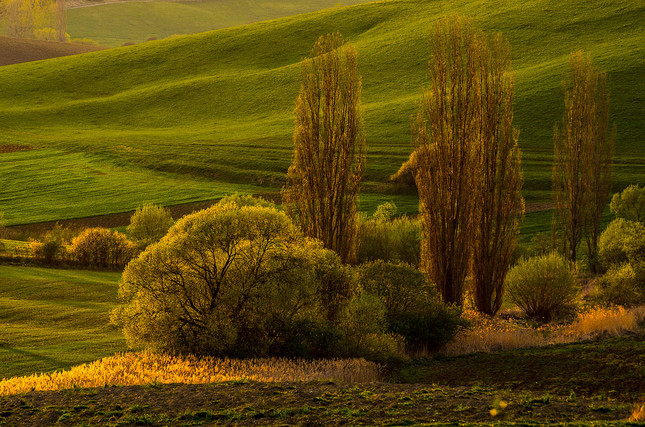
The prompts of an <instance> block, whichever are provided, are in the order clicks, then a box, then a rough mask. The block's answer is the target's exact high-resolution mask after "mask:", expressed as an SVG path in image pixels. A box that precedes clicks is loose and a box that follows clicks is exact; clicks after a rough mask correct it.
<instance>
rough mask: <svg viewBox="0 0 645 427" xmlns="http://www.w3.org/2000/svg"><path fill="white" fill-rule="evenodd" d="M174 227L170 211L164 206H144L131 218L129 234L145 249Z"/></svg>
mask: <svg viewBox="0 0 645 427" xmlns="http://www.w3.org/2000/svg"><path fill="white" fill-rule="evenodd" d="M171 225H172V216H171V215H170V211H168V209H166V208H164V207H163V206H157V205H151V204H146V205H143V206H141V207H139V208H137V210H136V211H135V212H134V213H133V214H132V217H130V225H128V234H129V235H130V237H131V238H132V240H134V241H135V242H136V243H137V245H138V246H139V247H140V248H141V249H143V248H145V247H146V246H148V245H150V244H151V243H154V242H157V241H159V239H161V238H162V237H163V236H164V235H165V234H166V233H167V232H168V229H169V228H170V226H171Z"/></svg>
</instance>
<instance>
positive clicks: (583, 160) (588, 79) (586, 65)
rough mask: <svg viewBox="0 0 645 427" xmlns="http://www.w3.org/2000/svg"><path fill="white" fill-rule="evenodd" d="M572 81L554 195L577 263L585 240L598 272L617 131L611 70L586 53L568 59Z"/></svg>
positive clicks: (558, 131) (559, 135) (557, 142)
mask: <svg viewBox="0 0 645 427" xmlns="http://www.w3.org/2000/svg"><path fill="white" fill-rule="evenodd" d="M569 68H570V72H571V80H570V81H569V82H568V83H567V84H566V85H565V88H564V105H565V112H564V115H563V117H562V123H561V125H560V126H558V125H557V124H556V125H555V127H554V138H553V141H554V156H553V157H554V158H553V177H552V181H553V195H554V202H555V207H556V211H557V214H558V219H559V224H560V227H561V228H562V232H563V236H564V238H565V241H566V252H567V254H566V255H567V258H568V259H569V260H570V261H575V260H576V257H577V248H578V244H579V243H580V241H581V240H582V238H583V236H584V237H585V238H586V240H587V247H588V251H589V259H590V266H591V268H592V270H595V266H596V262H595V260H596V258H597V252H598V249H597V248H598V237H599V234H600V221H601V219H602V213H603V211H604V209H605V206H606V205H607V203H608V201H609V192H610V190H611V179H612V160H613V152H614V135H613V134H611V135H610V134H609V132H608V123H609V90H608V88H607V74H606V73H604V72H601V71H600V70H598V68H596V67H595V66H594V65H593V64H592V63H591V59H590V57H589V55H586V56H585V55H584V53H583V52H582V51H577V52H573V53H571V55H570V57H569Z"/></svg>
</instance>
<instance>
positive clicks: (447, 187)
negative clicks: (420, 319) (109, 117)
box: [412, 18, 478, 304]
mask: <svg viewBox="0 0 645 427" xmlns="http://www.w3.org/2000/svg"><path fill="white" fill-rule="evenodd" d="M475 42H476V39H475V31H474V29H473V27H472V25H471V24H470V23H469V22H467V21H465V20H464V19H460V18H454V19H443V20H440V21H437V23H436V24H435V27H434V30H433V31H432V32H431V35H430V49H431V60H430V72H429V74H430V87H429V88H428V89H427V90H424V97H423V98H424V99H423V101H424V102H423V106H422V108H421V109H420V111H419V112H418V114H417V117H416V120H415V121H413V125H412V135H413V138H414V143H415V146H416V151H417V174H416V183H417V188H418V190H419V210H420V222H421V226H422V230H423V231H422V232H423V237H422V240H421V263H420V265H421V267H422V269H423V270H425V271H426V272H427V273H428V275H429V276H430V279H431V280H432V281H433V282H434V283H436V285H437V287H438V289H439V291H440V292H441V295H442V298H443V300H444V301H445V302H446V303H458V304H461V303H462V300H463V287H464V280H465V278H466V274H467V272H468V263H469V259H470V248H471V244H472V238H473V234H474V230H473V209H474V207H475V197H474V196H475V180H474V172H475V167H476V163H477V158H476V155H475V146H474V143H475V140H476V134H477V132H478V126H477V123H476V118H477V114H478V108H477V102H478V101H477V98H478V97H477V93H476V90H475V82H476V74H477V58H476V49H475V47H476V46H475Z"/></svg>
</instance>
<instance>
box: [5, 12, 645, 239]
mask: <svg viewBox="0 0 645 427" xmlns="http://www.w3.org/2000/svg"><path fill="white" fill-rule="evenodd" d="M149 4H150V3H146V5H149ZM200 4H201V3H200ZM209 4H211V3H208V2H207V3H203V4H201V5H202V6H203V7H207V6H208V5H209ZM211 5H212V4H211ZM102 7H103V6H101V7H96V8H87V9H96V10H99V9H100V8H102ZM128 7H130V6H128ZM155 7H156V6H155ZM191 7H192V6H191ZM200 7H201V6H200ZM209 7H210V6H209ZM455 13H458V14H462V15H466V16H470V17H472V18H473V20H474V23H475V25H477V26H478V27H481V28H482V29H484V30H485V31H487V32H493V31H501V32H503V33H504V35H505V36H506V37H508V39H509V41H510V43H511V46H512V49H513V67H514V70H515V77H516V82H517V83H516V97H515V125H516V126H517V127H518V128H519V129H520V146H521V148H522V149H523V166H524V178H525V185H524V194H525V197H526V199H527V201H528V202H533V201H546V200H549V199H550V188H551V184H550V174H551V156H552V131H553V125H554V124H555V122H556V121H558V120H559V118H560V117H561V115H562V112H563V101H562V90H561V82H562V80H563V78H564V77H565V75H566V71H567V59H568V54H569V52H570V51H572V50H575V49H584V50H586V51H588V52H590V54H591V55H592V58H593V60H594V62H595V63H596V64H598V65H599V66H600V67H601V68H603V69H605V70H607V71H608V74H609V80H610V85H611V91H612V120H613V121H614V122H615V123H616V126H617V132H618V133H617V135H618V136H617V142H616V168H615V189H620V188H622V187H624V186H626V185H628V184H630V183H639V184H645V174H643V166H644V165H645V141H644V140H645V123H643V102H642V101H643V99H645V85H643V84H642V71H643V69H644V67H645V32H643V31H642V29H643V28H642V22H643V21H645V6H644V5H643V4H641V3H640V2H638V1H634V0H631V1H626V0H625V1H615V2H611V3H593V4H590V3H589V2H586V1H582V0H577V1H573V2H558V1H555V0H536V1H534V2H531V3H530V4H525V3H522V4H518V3H516V2H513V1H510V0H504V1H500V2H496V3H495V6H494V7H492V6H491V5H490V4H489V3H484V2H467V1H458V2H454V1H449V0H438V1H432V2H429V1H424V0H388V1H380V2H374V3H366V4H360V5H355V6H348V7H343V8H332V9H328V10H323V11H319V12H313V13H309V14H304V15H298V16H292V17H286V18H281V19H277V20H273V21H268V22H260V23H255V24H249V25H243V26H239V27H235V28H229V29H222V30H217V31H213V32H208V33H202V34H196V35H190V36H185V37H178V38H172V39H168V40H160V41H154V42H149V43H145V44H142V45H137V46H130V47H124V48H115V49H110V50H107V51H101V52H96V53H90V54H86V55H81V56H76V57H68V58H58V59H52V60H48V61H40V62H35V63H28V64H20V65H14V66H8V67H2V68H0V126H1V129H2V133H1V135H2V136H1V137H0V138H1V139H0V143H10V144H27V145H31V146H34V147H37V148H38V149H36V150H31V151H23V152H19V153H9V154H2V155H0V176H2V177H3V181H4V183H3V187H2V188H3V189H2V194H1V196H0V211H3V212H4V214H5V218H6V219H7V222H8V224H24V223H32V222H38V221H44V220H57V219H62V218H73V217H82V216H89V215H98V214H109V213H114V212H123V211H128V210H132V209H134V208H135V207H136V206H138V205H140V204H141V203H143V202H145V201H150V202H155V203H161V204H168V205H170V204H175V203H180V202H188V201H197V200H206V199H210V198H213V197H217V196H218V195H219V194H223V193H226V192H229V191H233V190H239V191H241V192H254V191H256V190H257V189H258V188H261V189H262V191H265V192H266V191H278V190H279V188H280V187H281V185H282V183H283V182H284V177H285V172H286V169H287V167H288V165H289V163H290V159H291V155H292V143H291V134H292V131H293V116H292V110H293V106H294V100H295V98H296V95H297V93H298V89H299V86H300V65H299V61H300V60H301V59H302V58H303V57H304V56H306V55H307V53H308V51H309V49H310V48H311V46H312V45H313V43H314V41H315V39H316V38H317V37H318V36H319V35H321V34H324V33H328V32H331V31H334V30H340V31H341V32H342V33H343V35H344V36H345V37H346V39H347V40H349V41H350V42H351V43H353V44H354V45H355V46H356V47H357V49H358V54H359V71H360V73H361V74H362V78H363V99H362V104H363V107H364V117H365V128H366V134H367V140H368V150H369V153H368V165H367V171H366V175H365V178H364V185H363V195H362V198H361V200H362V202H363V204H362V208H363V209H366V210H370V209H373V207H374V206H375V205H376V204H377V203H378V201H382V200H389V199H393V200H394V201H395V202H396V203H397V205H400V207H401V208H402V210H403V211H404V212H414V211H415V210H416V202H415V201H414V198H413V197H410V196H404V197H399V196H391V195H389V191H390V189H389V187H388V186H387V185H386V184H385V183H386V181H387V178H388V176H389V175H390V174H392V173H394V172H395V171H396V170H397V169H398V167H399V166H400V164H401V163H402V162H403V161H404V160H405V159H406V158H407V156H408V155H409V153H410V151H411V148H410V137H409V129H408V128H409V117H410V114H411V113H413V112H414V111H415V109H416V104H417V102H418V101H419V100H420V98H421V88H422V87H423V86H424V84H426V81H427V70H426V69H427V61H428V59H429V58H428V55H429V53H428V48H427V34H428V29H429V26H430V24H431V23H432V22H433V21H434V20H435V19H436V18H438V17H441V16H445V15H452V14H455ZM124 25H125V24H124ZM527 218H528V217H527ZM529 220H530V219H529ZM549 224H550V223H549ZM534 225H536V224H532V223H529V224H527V226H529V228H530V227H533V226H534ZM549 227H550V225H549ZM542 229H544V228H543V227H542ZM547 229H548V227H547ZM544 231H546V230H544Z"/></svg>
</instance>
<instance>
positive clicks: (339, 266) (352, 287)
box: [313, 251, 357, 322]
mask: <svg viewBox="0 0 645 427" xmlns="http://www.w3.org/2000/svg"><path fill="white" fill-rule="evenodd" d="M313 255H314V256H316V255H318V256H316V257H315V259H314V260H313V261H314V264H315V274H316V283H317V289H318V298H319V300H320V302H321V304H322V309H323V312H324V315H325V318H326V319H327V320H328V321H329V322H336V321H337V320H338V316H339V314H340V311H341V309H342V308H343V307H344V306H345V304H347V302H348V301H349V300H350V299H351V298H352V297H353V296H354V295H355V293H356V291H357V280H356V274H355V272H354V270H353V269H352V268H351V267H350V266H348V265H345V264H343V263H342V262H341V260H340V256H338V254H337V253H336V252H334V251H322V252H319V253H318V254H313Z"/></svg>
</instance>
